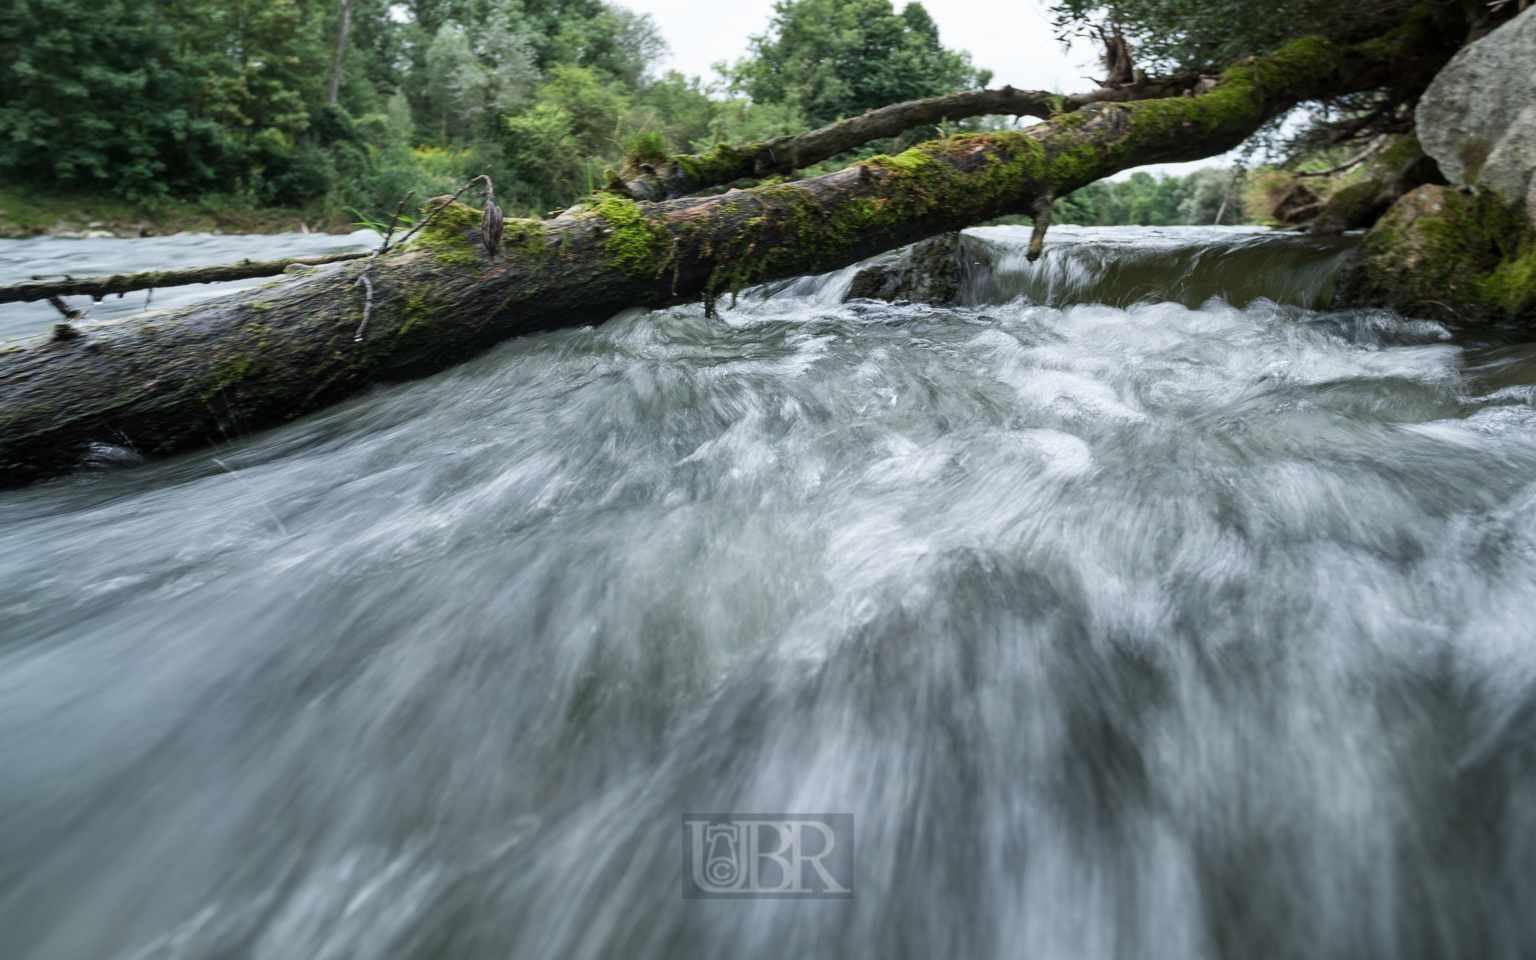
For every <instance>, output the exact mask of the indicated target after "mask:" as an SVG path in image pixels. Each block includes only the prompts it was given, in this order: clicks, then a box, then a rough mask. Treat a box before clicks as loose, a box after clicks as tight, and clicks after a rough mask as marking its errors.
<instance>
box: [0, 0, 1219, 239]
mask: <svg viewBox="0 0 1536 960" xmlns="http://www.w3.org/2000/svg"><path fill="white" fill-rule="evenodd" d="M665 53H666V44H665V42H664V40H663V38H662V37H661V36H660V34H659V33H658V31H657V29H656V26H655V24H654V23H653V22H652V20H651V19H650V17H649V16H645V15H639V14H636V13H633V12H631V11H629V10H627V9H625V8H623V7H620V6H617V5H614V4H611V3H604V2H601V0H415V2H412V3H409V4H394V5H390V4H386V3H383V2H380V0H273V2H261V3H257V2H250V0H232V2H231V0H217V2H211V0H15V2H13V3H10V4H7V5H6V7H5V9H4V10H3V11H0V180H3V181H4V182H6V183H10V184H13V185H17V186H20V187H25V188H27V189H39V188H40V189H43V190H49V191H65V192H74V193H83V194H92V195H101V196H110V197H115V198H122V199H125V200H129V201H136V202H139V203H144V204H149V205H154V204H155V203H157V202H159V203H163V202H165V201H166V200H176V199H189V198H193V199H195V198H203V199H205V200H213V201H217V202H224V203H231V204H243V205H246V206H268V207H308V208H311V209H321V210H325V211H329V213H330V215H331V218H332V219H337V218H340V219H352V220H359V219H361V220H364V221H369V220H378V219H380V218H382V217H384V216H386V215H387V212H388V211H389V210H392V209H393V207H394V204H395V202H396V201H397V200H398V199H399V198H400V197H402V196H404V195H405V194H406V193H407V192H409V191H411V190H415V191H416V192H417V195H418V196H431V195H436V194H441V193H445V192H451V190H452V188H453V185H455V184H456V183H458V182H460V181H462V180H463V179H465V178H466V177H467V176H472V175H474V174H476V173H479V172H481V171H483V170H487V169H488V170H489V172H490V173H491V175H492V177H493V178H494V180H495V182H496V184H497V193H498V197H499V198H500V199H501V202H502V203H503V205H504V206H505V207H506V208H507V212H508V214H509V215H514V216H539V215H542V214H546V213H547V212H549V211H550V210H552V209H557V208H561V207H564V206H566V205H568V204H569V203H571V202H572V200H573V198H575V197H577V196H580V195H584V194H587V193H589V192H590V191H591V190H592V189H593V187H595V186H598V185H600V184H601V183H602V182H603V177H604V171H605V170H607V169H610V168H613V167H615V166H617V165H619V164H620V162H621V160H622V158H623V156H624V155H625V154H626V153H634V152H636V151H637V150H638V151H641V152H644V151H645V150H647V149H649V150H651V151H664V152H688V151H693V150H699V149H704V148H706V147H708V146H710V145H712V144H715V143H718V142H737V141H746V140H762V139H766V138H768V137H772V136H776V135H780V134H786V133H794V132H798V131H802V130H805V129H808V128H810V127H814V126H819V125H822V124H825V123H830V122H832V121H835V120H837V119H839V118H842V117H847V116H853V115H857V114H859V113H862V112H863V111H865V110H866V109H869V108H872V107H879V106H883V105H885V104H889V103H894V102H898V101H904V100H913V99H917V98H922V97H929V96H936V95H940V94H947V93H952V92H955V91H960V90H967V89H973V88H977V87H982V86H985V85H986V84H987V83H988V81H989V80H990V77H991V74H990V71H987V70H981V69H978V68H977V67H976V66H974V65H973V64H972V63H971V60H970V57H969V55H968V54H966V53H963V52H959V51H955V50H951V49H948V48H946V47H945V46H944V45H943V43H942V41H941V39H940V37H939V32H938V28H937V26H936V25H935V24H934V21H933V19H932V18H931V17H930V16H929V14H928V13H927V11H926V10H925V9H924V8H923V6H922V5H921V4H918V3H909V4H907V5H906V6H905V7H904V8H903V9H901V10H900V11H899V12H897V11H896V10H895V9H894V8H893V7H892V6H891V4H890V3H889V2H888V0H781V2H780V3H778V4H777V6H776V8H775V13H774V16H773V19H772V21H771V22H770V23H769V24H768V28H767V30H766V32H765V33H764V34H763V35H761V36H759V37H756V38H754V40H753V41H752V44H751V47H750V50H749V52H748V55H747V56H745V57H743V58H741V59H740V60H738V61H737V62H735V63H734V64H721V65H720V72H719V75H718V76H717V77H716V78H715V79H714V80H713V82H710V83H706V82H705V80H703V79H701V78H697V77H685V76H683V75H681V74H679V73H677V72H675V71H668V72H663V73H658V71H657V69H656V67H657V64H658V63H659V62H660V61H661V60H662V59H663V58H664V56H665ZM1013 123H1014V121H1013V120H1012V119H1010V118H1001V117H979V118H970V119H966V120H961V121H958V122H956V123H947V124H943V125H941V127H942V129H941V127H940V126H925V127H920V128H916V129H913V130H910V131H908V132H907V133H905V134H903V135H902V136H901V137H900V138H899V141H898V142H891V141H876V142H872V143H869V144H866V145H865V146H863V147H861V148H859V149H858V150H857V151H854V152H852V153H849V154H845V155H842V156H839V157H838V158H836V159H834V160H832V161H828V162H826V163H825V164H822V165H820V167H818V168H813V169H812V170H810V171H809V172H811V173H815V172H820V170H821V168H822V167H824V168H825V169H828V170H830V169H835V168H837V167H840V166H843V165H845V164H846V163H847V162H849V161H851V160H854V159H858V158H859V157H861V156H870V155H873V154H877V153H885V152H892V153H894V152H898V151H899V149H901V148H904V147H905V146H907V145H910V144H913V143H917V142H920V141H923V140H926V139H929V138H931V137H933V136H936V135H939V134H940V133H941V132H942V133H954V132H968V131H985V130H993V129H999V128H1003V127H1007V126H1011V125H1012V124H1013ZM1233 186H1234V184H1233V183H1232V181H1231V178H1230V177H1229V176H1228V175H1227V174H1225V173H1222V172H1220V171H1217V170H1209V171H1201V172H1199V173H1197V174H1194V175H1191V176H1189V177H1185V178H1154V177H1151V176H1148V175H1146V174H1136V175H1134V176H1133V177H1132V178H1130V179H1129V180H1123V181H1120V182H1117V183H1100V184H1094V185H1092V186H1091V187H1089V188H1085V189H1084V190H1082V191H1079V192H1078V193H1077V194H1075V195H1073V196H1071V197H1065V198H1062V199H1061V200H1059V201H1058V210H1057V219H1058V222H1072V223H1082V224H1114V223H1140V224H1146V225H1165V224H1176V223H1211V222H1213V220H1214V219H1215V217H1216V215H1217V213H1218V211H1220V210H1221V209H1222V206H1223V200H1224V199H1227V198H1228V194H1229V193H1230V192H1231V190H1232V188H1233ZM722 189H723V188H722ZM1239 206H1240V205H1239V204H1232V205H1231V212H1229V213H1227V214H1226V215H1225V219H1224V222H1228V223H1232V222H1239V221H1240V219H1241V217H1240V215H1239V214H1238V207H1239Z"/></svg>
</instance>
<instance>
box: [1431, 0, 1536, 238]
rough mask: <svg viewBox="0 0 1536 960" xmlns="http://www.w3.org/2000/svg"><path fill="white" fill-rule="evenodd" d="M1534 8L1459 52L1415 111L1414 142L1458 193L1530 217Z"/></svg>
mask: <svg viewBox="0 0 1536 960" xmlns="http://www.w3.org/2000/svg"><path fill="white" fill-rule="evenodd" d="M1533 71H1536V8H1532V9H1530V10H1526V11H1525V12H1524V13H1522V14H1520V15H1519V16H1517V17H1515V18H1514V19H1513V20H1510V21H1509V22H1508V23H1506V24H1504V25H1503V26H1501V27H1499V28H1498V29H1497V30H1495V31H1493V32H1492V33H1490V34H1488V36H1486V37H1483V38H1482V39H1481V40H1478V41H1477V42H1475V43H1470V44H1468V45H1467V46H1465V47H1463V48H1462V49H1461V51H1460V52H1458V53H1457V54H1456V56H1455V57H1453V58H1452V59H1451V62H1450V63H1448V64H1446V66H1445V69H1443V70H1441V71H1440V73H1439V74H1438V75H1437V76H1436V77H1435V79H1434V82H1432V83H1431V84H1430V85H1429V89H1428V90H1426V91H1425V92H1424V97H1423V99H1421V100H1420V101H1419V105H1418V107H1417V108H1416V110H1415V117H1416V120H1417V125H1418V136H1419V141H1420V142H1421V143H1422V144H1423V145H1424V150H1425V152H1426V153H1428V154H1429V155H1430V156H1431V157H1434V158H1435V162H1436V163H1438V164H1439V165H1440V170H1441V172H1442V173H1444V174H1445V176H1446V177H1447V178H1448V179H1449V180H1450V181H1451V183H1453V184H1455V185H1457V186H1461V187H1479V188H1482V189H1485V190H1491V191H1493V192H1495V193H1498V194H1500V195H1501V196H1502V197H1503V198H1504V199H1505V200H1506V201H1509V202H1513V203H1518V204H1520V205H1521V206H1523V207H1525V209H1526V212H1527V214H1528V215H1530V216H1531V217H1533V218H1536V83H1533V82H1532V79H1531V78H1532V73H1533Z"/></svg>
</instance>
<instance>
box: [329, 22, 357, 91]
mask: <svg viewBox="0 0 1536 960" xmlns="http://www.w3.org/2000/svg"><path fill="white" fill-rule="evenodd" d="M350 26H352V0H341V29H340V31H338V33H337V35H336V59H335V60H334V61H332V63H331V82H330V86H329V87H328V88H327V89H326V92H325V102H326V103H335V102H336V98H337V97H339V96H340V95H341V58H342V56H343V55H344V54H345V53H346V52H347V28H349V27H350Z"/></svg>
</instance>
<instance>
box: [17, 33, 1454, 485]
mask: <svg viewBox="0 0 1536 960" xmlns="http://www.w3.org/2000/svg"><path fill="white" fill-rule="evenodd" d="M1424 35H1425V32H1424V31H1418V32H1417V33H1411V32H1409V33H1404V34H1403V35H1402V36H1399V37H1391V38H1385V39H1382V40H1378V41H1373V42H1372V43H1368V44H1362V45H1359V46H1353V47H1346V46H1339V45H1336V44H1333V43H1331V42H1328V41H1326V40H1321V39H1316V38H1312V39H1304V40H1300V41H1297V42H1295V43H1292V44H1290V45H1288V46H1287V47H1284V48H1282V49H1281V50H1279V51H1277V52H1275V53H1274V54H1271V55H1269V56H1266V57H1263V58H1259V59H1253V60H1248V61H1244V62H1242V63H1239V64H1238V65H1236V66H1235V67H1233V68H1232V69H1230V70H1228V71H1227V72H1226V73H1225V74H1224V75H1223V76H1222V78H1221V80H1220V82H1219V83H1215V84H1213V85H1212V89H1211V90H1210V92H1208V93H1206V94H1204V95H1201V96H1190V97H1177V98H1168V99H1159V100H1144V101H1136V102H1130V103H1094V104H1089V105H1088V106H1086V107H1084V108H1083V109H1082V110H1079V111H1077V112H1075V113H1070V114H1065V115H1059V116H1057V117H1056V118H1055V119H1053V120H1051V121H1049V122H1046V123H1042V124H1039V125H1037V126H1034V127H1029V128H1026V129H1024V130H1020V131H1011V132H1005V133H994V134H986V135H973V136H960V137H951V138H949V139H945V140H936V141H931V142H929V143H925V144H921V145H919V146H917V147H914V148H912V149H911V150H908V151H906V152H905V153H903V154H901V155H900V156H897V157H873V158H870V159H869V160H867V161H865V162H863V163H859V164H855V165H854V166H852V167H849V168H848V169H845V170H841V171H838V172H836V173H831V174H827V175H825V176H820V177H815V178H813V179H809V180H803V181H799V182H796V183H787V184H777V185H771V186H763V187H758V188H755V189H752V190H746V191H741V192H734V193H729V194H726V195H723V196H717V197H708V198H696V199H680V200H671V201H667V202H663V203H652V202H643V201H640V202H637V201H634V200H629V199H624V198H621V197H617V196H612V195H602V196H598V197H594V198H593V199H592V200H591V203H590V206H587V207H585V208H583V209H577V208H572V210H570V211H567V212H566V214H564V215H562V216H560V217H558V218H556V219H554V220H548V221H533V220H509V221H507V222H506V233H505V237H504V239H503V241H502V245H501V250H500V252H499V253H497V254H495V255H494V256H493V255H490V254H488V252H487V251H486V249H485V247H484V245H483V243H482V242H481V240H480V236H479V228H480V221H481V216H480V213H479V212H478V211H475V210H471V209H470V208H468V207H465V206H462V205H459V204H453V205H451V206H450V207H447V208H445V209H443V210H442V211H441V212H440V213H439V214H438V215H437V216H436V217H435V219H434V220H433V221H432V223H431V225H430V226H429V227H428V228H427V229H424V230H423V231H422V233H421V234H420V235H419V237H418V239H417V240H416V241H415V242H414V243H412V244H411V245H409V246H408V247H406V248H404V249H403V250H399V251H395V252H391V253H389V254H387V255H385V256H382V257H380V258H378V259H377V260H376V261H373V262H372V265H371V267H370V268H368V269H370V271H371V272H370V274H369V277H370V280H371V284H372V289H373V292H374V293H373V297H374V299H373V305H372V318H371V322H370V324H369V326H368V328H367V331H366V335H365V336H363V337H362V338H361V339H356V330H357V328H358V327H359V325H360V321H361V318H362V312H363V304H364V290H363V288H362V287H360V286H359V285H358V282H359V278H360V276H361V273H362V271H363V270H364V269H365V268H364V266H363V265H362V264H358V263H339V264H330V265H327V266H323V267H319V268H317V269H315V270H309V271H304V272H303V273H300V274H297V275H293V276H288V277H285V278H283V279H280V280H278V281H275V282H273V283H269V284H265V285H262V286H259V287H256V288H254V289H252V290H248V291H242V292H240V293H237V294H232V295H229V296H224V297H219V298H215V299H212V300H208V301H205V302H202V303H198V304H195V305H192V306H188V307H183V308H179V309H175V310H165V311H158V312H155V313H150V314H143V315H140V316H138V317H135V318H130V319H127V320H122V321H117V322H114V323H106V324H98V325H81V326H80V327H79V328H78V330H79V332H80V334H81V335H80V336H78V337H74V338H72V339H67V340H58V339H55V340H46V341H39V342H34V343H31V344H29V345H26V346H23V347H16V348H12V349H10V350H9V351H6V352H4V353H0V476H3V478H4V480H3V482H5V483H8V484H18V483H25V482H27V481H30V480H33V479H36V478H39V477H45V476H49V475H54V474H58V473H60V472H64V471H67V470H69V469H71V468H73V467H74V466H75V465H76V464H78V463H79V462H80V458H81V453H82V450H84V449H86V448H87V447H88V446H89V445H91V444H110V445H115V446H130V447H132V448H133V449H135V450H137V451H138V452H140V453H142V454H148V455H153V454H165V453H171V452H175V451H180V450H187V449H192V448H196V447H200V446H204V445H207V444H209V443H213V442H218V441H223V440H226V439H229V438H231V437H233V436H235V435H236V434H239V433H246V432H249V431H252V430H257V429H261V428H264V427H267V426H272V425H275V424H279V423H282V422H284V421H287V420H291V419H293V418H294V417H298V416H301V415H304V414H307V413H310V412H313V411H315V410H318V409H321V408H322V407H324V406H326V405H328V404H331V403H334V402H336V401H338V400H341V399H344V398H346V397H348V396H351V395H353V394H356V393H357V392H359V391H361V390H364V389H366V388H368V387H369V386H371V385H373V384H377V383H381V382H393V381H399V380H403V379H407V378H410V377H416V376H421V375H425V374H429V373H432V372H435V371H437V370H441V369H443V368H445V367H447V366H450V365H452V364H455V363H458V362H461V361H463V360H466V359H469V358H470V357H473V356H474V355H476V354H478V353H480V352H482V351H484V350H485V349H487V348H488V347H490V346H492V345H494V344H496V343H498V342H500V341H502V340H505V339H507V338H509V337H513V336H517V335H520V334H527V333H533V332H535V331H540V330H548V329H553V328H559V327H570V326H579V325H584V324H591V323H598V322H601V321H603V320H605V319H607V318H608V317H610V316H612V315H613V314H614V313H615V312H617V311H618V310H621V309H623V308H626V307H632V306H637V305H639V306H647V307H662V306H666V305H668V304H676V303H680V302H686V301H690V300H694V301H697V300H699V299H700V298H703V299H704V300H705V301H706V302H707V303H709V304H713V302H714V300H715V298H716V297H717V296H719V295H720V294H722V293H726V292H731V293H734V292H736V291H739V290H741V289H742V288H744V287H746V286H749V285H753V284H758V283H762V282H765V281H769V280H774V279H779V278H785V277H792V276H800V275H804V274H808V273H817V272H822V271H827V270H832V269H836V268H839V267H843V266H846V265H848V264H851V263H855V262H857V261H859V260H861V259H864V258H865V257H869V256H872V255H874V254H877V253H880V252H883V251H886V250H890V249H893V248H896V247H900V246H903V245H905V244H909V243H913V242H915V241H918V240H922V239H924V238H927V237H930V236H934V235H935V234H939V233H944V232H946V231H951V230H958V229H962V228H964V227H967V226H970V225H972V224H975V223H978V222H981V221H985V220H989V219H992V218H995V217H998V216H1002V215H1005V214H1016V213H1030V214H1032V215H1036V216H1037V217H1038V216H1041V215H1042V213H1043V211H1042V205H1048V204H1049V202H1050V198H1052V197H1055V196H1061V195H1064V194H1066V193H1068V192H1070V191H1072V190H1075V189H1077V188H1078V187H1081V186H1084V185H1085V184H1088V183H1090V182H1092V181H1094V180H1097V179H1101V178H1103V177H1106V176H1110V175H1111V174H1114V173H1116V172H1118V171H1120V170H1124V169H1127V168H1129V167H1134V166H1140V165H1142V164H1148V163H1161V162H1176V161H1186V160H1198V159H1201V158H1204V157H1210V156H1215V155H1217V154H1220V153H1224V152H1226V151H1227V150H1230V149H1231V148H1233V147H1235V146H1237V145H1238V144H1239V143H1241V142H1242V141H1243V140H1244V139H1245V138H1246V137H1248V136H1249V135H1250V134H1251V133H1253V131H1255V130H1256V129H1257V128H1258V127H1259V126H1260V125H1261V124H1263V123H1264V122H1265V121H1266V120H1269V119H1270V118H1272V117H1274V116H1276V115H1278V114H1279V113H1281V112H1283V111H1285V110H1287V109H1289V108H1290V107H1292V106H1294V105H1295V104H1297V103H1299V102H1302V101H1305V100H1311V99H1317V98H1321V97H1327V96H1337V95H1340V94H1343V93H1348V92H1352V91H1358V90H1364V89H1368V88H1370V87H1372V86H1375V85H1377V84H1380V83H1382V82H1384V80H1385V79H1386V78H1387V77H1388V76H1389V75H1392V74H1394V73H1396V74H1398V75H1401V73H1402V72H1403V71H1404V70H1406V69H1410V68H1413V69H1420V68H1427V69H1428V70H1429V72H1430V73H1433V71H1434V70H1436V69H1438V67H1439V65H1440V64H1442V63H1443V62H1444V60H1445V59H1446V58H1448V57H1449V55H1450V52H1451V50H1450V49H1446V50H1441V49H1440V48H1438V47H1436V46H1434V44H1433V43H1432V42H1431V43H1430V44H1429V45H1428V46H1426V44H1425V43H1424V42H1416V41H1415V39H1414V38H1415V37H1416V36H1424ZM1430 36H1433V34H1430ZM1437 58H1438V62H1433V63H1429V62H1427V61H1429V60H1435V59H1437Z"/></svg>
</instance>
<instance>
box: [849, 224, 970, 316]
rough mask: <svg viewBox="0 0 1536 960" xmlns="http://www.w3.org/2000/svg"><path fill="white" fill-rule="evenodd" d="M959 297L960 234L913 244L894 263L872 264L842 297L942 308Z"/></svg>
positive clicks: (857, 277)
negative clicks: (911, 303)
mask: <svg viewBox="0 0 1536 960" xmlns="http://www.w3.org/2000/svg"><path fill="white" fill-rule="evenodd" d="M959 295H960V234H958V233H944V234H940V235H939V236H937V237H933V238H931V239H928V240H924V241H923V242H922V243H914V244H913V245H912V246H910V247H908V248H906V249H905V250H903V251H902V254H901V259H900V260H898V261H897V262H895V263H882V264H876V265H874V266H871V267H865V268H864V269H863V270H860V271H859V272H858V273H856V274H854V277H853V283H852V284H851V285H850V286H849V287H848V293H847V295H845V296H844V297H843V301H844V302H845V303H846V302H847V301H849V300H887V301H894V300H911V301H913V302H915V303H930V304H934V305H935V306H943V305H945V304H951V303H954V302H955V299H956V298H957V297H958V296H959Z"/></svg>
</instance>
